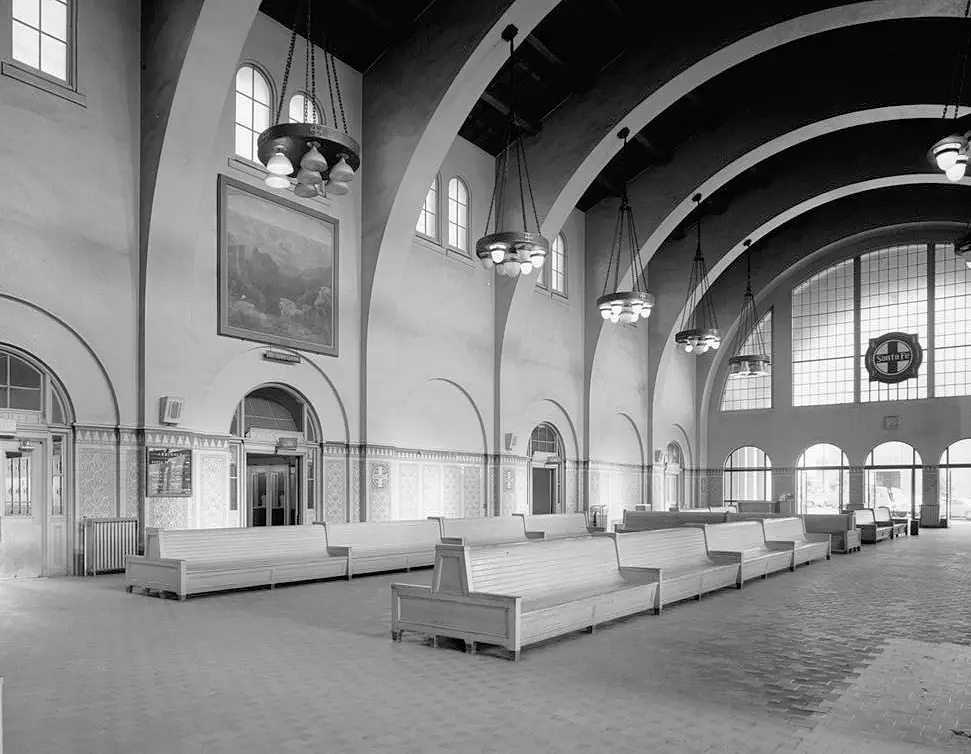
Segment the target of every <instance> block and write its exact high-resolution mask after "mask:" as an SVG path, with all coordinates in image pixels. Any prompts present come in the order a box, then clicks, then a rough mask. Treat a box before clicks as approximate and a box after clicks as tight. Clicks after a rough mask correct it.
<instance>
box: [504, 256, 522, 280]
mask: <svg viewBox="0 0 971 754" xmlns="http://www.w3.org/2000/svg"><path fill="white" fill-rule="evenodd" d="M502 266H503V267H505V268H506V274H507V275H508V276H509V277H511V278H514V277H516V276H517V275H518V274H519V270H520V267H519V262H517V261H516V260H514V259H507V260H506V261H505V262H503V263H502Z"/></svg>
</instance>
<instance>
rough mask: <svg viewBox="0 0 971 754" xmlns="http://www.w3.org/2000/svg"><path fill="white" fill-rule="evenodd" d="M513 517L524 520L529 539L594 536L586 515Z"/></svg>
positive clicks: (558, 514) (524, 515) (522, 515)
mask: <svg viewBox="0 0 971 754" xmlns="http://www.w3.org/2000/svg"><path fill="white" fill-rule="evenodd" d="M513 516H520V517H522V518H523V520H524V523H525V527H526V536H527V537H528V538H529V539H561V538H563V537H589V536H590V535H591V534H592V532H591V531H590V529H589V528H588V527H587V516H586V514H584V513H547V514H542V515H536V516H532V515H529V514H526V513H514V514H513Z"/></svg>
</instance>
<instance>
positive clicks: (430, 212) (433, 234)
mask: <svg viewBox="0 0 971 754" xmlns="http://www.w3.org/2000/svg"><path fill="white" fill-rule="evenodd" d="M438 181H439V177H438V176H437V175H436V176H435V179H434V180H433V181H432V185H431V186H429V187H428V193H427V194H425V201H424V203H422V205H421V209H420V210H419V211H418V222H417V223H415V231H416V232H417V233H419V234H420V235H422V236H425V238H429V239H431V240H432V241H437V240H438Z"/></svg>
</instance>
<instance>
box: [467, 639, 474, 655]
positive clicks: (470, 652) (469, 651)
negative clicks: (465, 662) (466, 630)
mask: <svg viewBox="0 0 971 754" xmlns="http://www.w3.org/2000/svg"><path fill="white" fill-rule="evenodd" d="M465 654H467V655H474V654H475V642H474V641H467V642H465Z"/></svg>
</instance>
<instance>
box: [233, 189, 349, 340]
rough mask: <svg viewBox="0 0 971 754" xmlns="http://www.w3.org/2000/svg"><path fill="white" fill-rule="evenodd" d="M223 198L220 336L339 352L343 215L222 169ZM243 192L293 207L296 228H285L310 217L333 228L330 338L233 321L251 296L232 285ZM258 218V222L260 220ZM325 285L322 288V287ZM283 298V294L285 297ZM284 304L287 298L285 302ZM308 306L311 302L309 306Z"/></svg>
mask: <svg viewBox="0 0 971 754" xmlns="http://www.w3.org/2000/svg"><path fill="white" fill-rule="evenodd" d="M216 191H217V202H216V226H217V243H216V246H217V253H216V290H217V296H216V299H217V312H218V313H217V328H216V331H217V334H218V335H220V336H224V337H228V338H235V339H237V340H244V341H248V342H252V343H263V344H267V345H274V346H281V347H283V348H291V349H293V350H295V351H306V352H310V353H317V354H321V355H324V356H334V357H336V356H338V355H339V340H340V339H339V331H340V327H339V324H340V317H339V312H340V306H339V302H340V295H339V288H340V285H339V281H340V273H339V264H340V241H339V239H340V221H339V220H338V219H337V218H335V217H331V216H330V215H327V214H325V213H323V212H320V211H318V210H315V209H312V208H310V207H306V206H304V205H302V204H298V203H296V202H294V201H290V200H288V199H286V198H284V197H282V196H278V195H276V194H272V193H270V192H268V191H263V190H261V189H259V188H256V187H255V186H252V185H251V184H249V183H246V182H244V181H240V180H236V179H235V178H231V177H229V176H227V175H223V174H219V176H218V179H217V187H216ZM238 196H243V197H245V198H248V199H251V200H255V201H256V202H263V203H266V204H267V205H268V208H270V209H274V208H275V209H277V210H280V209H282V210H284V212H282V213H280V212H277V213H276V214H277V215H278V216H283V217H285V216H286V215H287V214H290V213H292V214H293V216H294V218H295V219H294V222H293V225H291V227H290V228H283V231H284V232H290V233H297V232H299V231H298V230H296V229H295V226H298V225H300V224H304V225H305V224H306V222H307V220H308V219H309V220H310V221H313V222H315V223H318V224H320V226H321V233H322V234H326V233H329V235H330V239H331V248H332V255H333V258H332V260H331V264H330V274H329V277H328V279H327V281H326V282H329V285H330V312H329V322H330V338H329V340H326V341H320V342H315V341H313V340H309V339H302V338H297V337H289V336H287V335H284V334H279V333H274V332H268V331H267V330H261V329H258V328H255V327H246V326H241V325H240V324H239V323H238V322H236V323H234V322H232V321H231V318H232V317H233V316H235V317H237V318H238V316H239V310H238V308H236V307H238V306H239V305H240V300H241V299H244V298H245V296H237V295H236V294H234V293H233V292H232V291H231V286H230V282H231V280H230V264H229V254H230V243H229V239H230V233H231V232H233V230H234V228H233V227H232V214H233V207H232V201H233V198H234V197H238ZM254 222H256V221H255V220H254ZM322 292H323V290H322V289H321V293H322ZM281 301H282V299H281ZM289 305H291V306H293V307H294V309H293V311H292V312H291V314H293V315H296V304H294V303H293V302H292V301H291V302H289ZM280 306H281V309H282V304H281V305H280ZM304 308H306V307H304ZM256 315H257V316H258V317H260V318H262V319H263V320H266V319H267V315H266V314H265V313H262V312H257V313H256ZM286 316H287V313H286V312H283V311H281V313H280V314H279V315H277V319H284V318H285V317H286Z"/></svg>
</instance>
